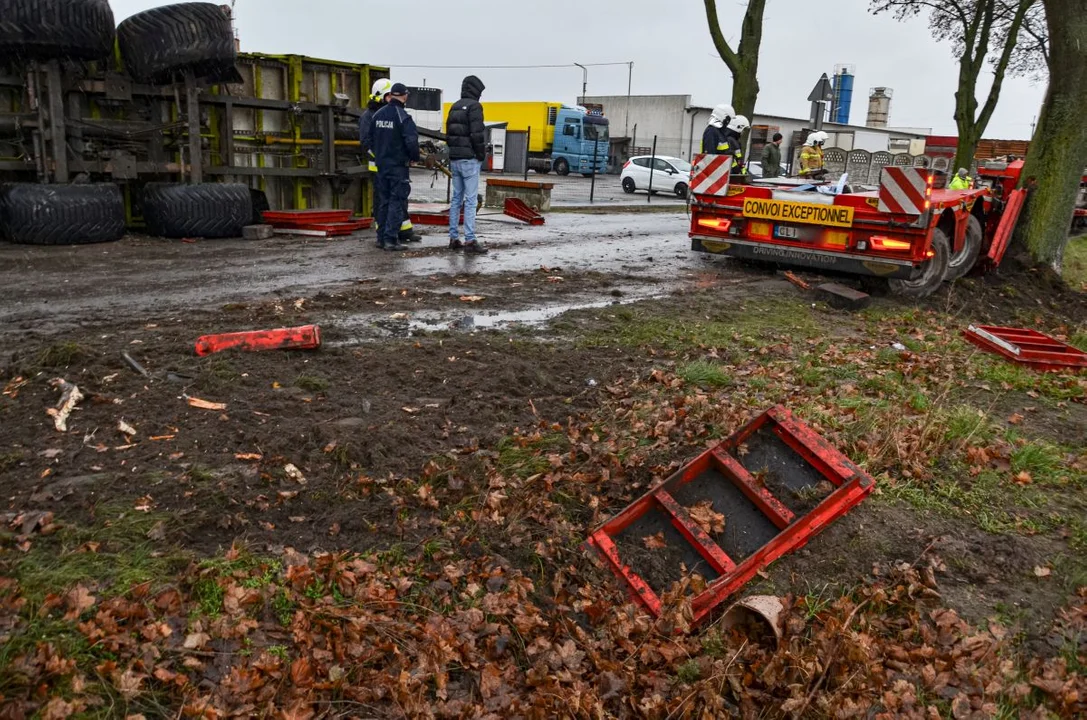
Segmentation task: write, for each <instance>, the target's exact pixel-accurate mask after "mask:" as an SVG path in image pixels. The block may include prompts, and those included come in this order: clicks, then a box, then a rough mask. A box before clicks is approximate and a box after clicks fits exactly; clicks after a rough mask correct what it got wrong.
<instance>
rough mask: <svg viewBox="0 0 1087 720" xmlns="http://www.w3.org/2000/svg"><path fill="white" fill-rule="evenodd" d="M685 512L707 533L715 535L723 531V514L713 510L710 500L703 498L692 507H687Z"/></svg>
mask: <svg viewBox="0 0 1087 720" xmlns="http://www.w3.org/2000/svg"><path fill="white" fill-rule="evenodd" d="M687 512H688V513H690V515H691V519H692V520H694V521H695V522H696V523H698V526H699V527H700V528H702V530H704V531H705V532H706V533H707V534H709V535H717V534H718V533H723V532H724V531H725V516H724V515H722V514H721V513H719V512H714V510H713V501H712V500H703V501H702V502H700V503H698V504H697V505H695V506H694V507H689V508H687Z"/></svg>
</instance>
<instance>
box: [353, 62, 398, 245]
mask: <svg viewBox="0 0 1087 720" xmlns="http://www.w3.org/2000/svg"><path fill="white" fill-rule="evenodd" d="M392 89H393V81H392V80H390V79H388V78H381V79H380V80H377V81H375V82H374V85H373V87H372V88H371V89H370V91H371V94H370V102H369V103H367V105H366V109H365V110H364V111H363V112H362V115H360V116H359V145H360V146H361V148H362V156H363V157H364V158H366V161H367V169H369V171H370V185H371V186H372V187H373V188H374V217H375V218H383V217H385V208H384V207H382V205H383V203H382V197H381V194H380V193H379V192H378V186H377V163H376V162H374V151H373V149H372V145H371V139H372V138H373V135H374V115H375V114H376V113H377V111H378V110H380V109H381V108H383V107H384V106H385V103H386V102H387V101H388V99H389V91H390V90H392ZM374 226H375V227H376V226H377V223H376V222H375V223H374ZM378 237H381V235H380V233H379V234H378Z"/></svg>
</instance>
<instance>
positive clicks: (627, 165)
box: [623, 160, 631, 170]
mask: <svg viewBox="0 0 1087 720" xmlns="http://www.w3.org/2000/svg"><path fill="white" fill-rule="evenodd" d="M630 163H631V161H630V160H627V161H626V162H625V163H623V169H624V170H626V169H627V168H628V167H630Z"/></svg>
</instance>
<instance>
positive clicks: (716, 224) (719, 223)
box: [698, 218, 732, 232]
mask: <svg viewBox="0 0 1087 720" xmlns="http://www.w3.org/2000/svg"><path fill="white" fill-rule="evenodd" d="M698 226H699V227H704V228H712V229H714V230H718V231H720V232H728V229H729V228H730V227H732V221H731V220H725V219H723V218H700V219H699V221H698Z"/></svg>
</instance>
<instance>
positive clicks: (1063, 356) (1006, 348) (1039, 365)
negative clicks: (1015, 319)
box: [962, 325, 1087, 372]
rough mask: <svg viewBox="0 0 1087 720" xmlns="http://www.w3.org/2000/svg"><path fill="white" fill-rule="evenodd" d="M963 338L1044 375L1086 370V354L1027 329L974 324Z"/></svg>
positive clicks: (964, 333)
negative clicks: (1044, 373) (1042, 372)
mask: <svg viewBox="0 0 1087 720" xmlns="http://www.w3.org/2000/svg"><path fill="white" fill-rule="evenodd" d="M962 334H963V336H964V337H965V338H966V339H967V340H969V341H970V342H972V343H973V344H974V345H977V346H978V347H980V348H981V349H983V350H988V351H989V352H993V353H996V354H998V355H1001V356H1003V357H1005V358H1007V359H1008V360H1011V361H1012V362H1014V363H1018V364H1020V365H1026V366H1027V367H1032V368H1034V369H1035V370H1042V371H1045V372H1061V371H1065V370H1076V369H1080V368H1087V353H1085V352H1083V351H1082V350H1080V349H1078V348H1074V347H1072V346H1071V345H1068V344H1066V343H1062V342H1061V341H1060V340H1056V339H1054V338H1051V337H1049V336H1048V335H1043V334H1042V333H1040V332H1037V331H1035V330H1028V329H1027V328H1010V327H998V326H993V325H981V326H976V327H975V326H973V325H971V326H970V327H969V328H968V329H966V330H964V331H963V333H962Z"/></svg>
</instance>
